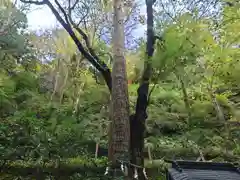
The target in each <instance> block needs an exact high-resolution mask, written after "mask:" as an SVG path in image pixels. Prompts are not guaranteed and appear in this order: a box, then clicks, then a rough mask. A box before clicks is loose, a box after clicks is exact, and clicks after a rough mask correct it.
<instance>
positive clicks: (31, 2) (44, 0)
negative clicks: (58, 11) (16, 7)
mask: <svg viewBox="0 0 240 180" xmlns="http://www.w3.org/2000/svg"><path fill="white" fill-rule="evenodd" d="M20 1H21V2H22V3H27V4H35V5H44V4H46V2H47V0H42V1H31V0H20Z"/></svg>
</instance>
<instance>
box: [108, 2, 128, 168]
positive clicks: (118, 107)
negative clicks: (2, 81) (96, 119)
mask: <svg viewBox="0 0 240 180" xmlns="http://www.w3.org/2000/svg"><path fill="white" fill-rule="evenodd" d="M113 9H114V17H113V28H114V30H113V57H114V58H113V59H114V61H113V68H112V107H111V111H112V112H111V117H112V123H111V125H112V126H111V133H110V136H111V138H110V142H109V146H110V147H111V148H110V149H111V151H112V152H111V153H112V155H110V156H109V157H111V158H112V159H110V161H111V163H112V169H116V168H117V170H120V169H118V168H120V162H121V161H125V162H126V161H128V158H129V156H128V152H129V138H130V127H129V126H130V125H129V99H128V87H127V73H126V61H125V57H124V51H125V48H124V14H123V1H122V0H114V2H113Z"/></svg>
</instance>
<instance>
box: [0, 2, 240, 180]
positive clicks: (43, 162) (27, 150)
mask: <svg viewBox="0 0 240 180" xmlns="http://www.w3.org/2000/svg"><path fill="white" fill-rule="evenodd" d="M239 9H240V4H239V3H234V5H233V6H229V5H222V8H221V10H219V11H221V17H220V18H218V19H212V18H209V16H208V17H205V16H200V17H199V16H198V12H193V13H192V12H191V13H189V12H187V13H182V14H177V15H176V16H175V17H172V19H171V20H169V19H167V20H166V19H164V18H163V19H164V20H163V19H161V15H156V17H157V18H156V19H155V20H156V24H157V27H156V32H159V34H157V35H158V36H159V37H160V38H158V40H157V43H156V45H155V54H154V57H153V58H152V59H151V61H152V63H153V68H154V74H153V77H152V84H151V96H150V99H151V100H150V102H149V107H148V111H149V114H148V119H147V133H146V135H147V137H146V139H145V140H146V142H145V145H146V161H147V166H149V167H152V166H154V167H156V166H157V168H159V169H160V170H163V168H164V167H165V164H164V163H163V159H164V158H167V159H172V158H176V159H179V158H181V159H192V160H197V159H198V158H199V157H202V158H204V159H205V160H211V161H230V162H239V161H240V145H239V144H240V110H239V108H240V86H239V84H240V75H239V70H240V61H239V58H240V51H239V43H240V42H239V41H240V34H239V29H240V21H239V19H240V11H239ZM8 17H11V18H8ZM163 21H164V22H163ZM165 21H166V22H165ZM0 24H3V26H2V27H3V29H0V65H1V69H0V121H1V125H0V157H1V163H2V164H3V167H4V166H7V167H8V168H9V167H12V169H13V171H17V173H15V175H18V174H20V175H21V168H23V169H24V167H39V166H41V167H44V168H46V167H58V166H59V165H60V167H61V166H64V164H65V165H67V167H69V171H72V169H71V167H75V165H77V167H79V166H84V165H85V166H86V167H88V166H91V167H92V166H95V165H97V166H99V167H105V165H106V158H102V157H99V158H96V157H97V156H96V152H95V151H96V149H95V145H96V144H97V145H99V146H100V147H101V148H100V149H99V154H100V155H104V156H107V152H101V149H107V141H108V124H109V115H108V112H109V108H108V107H109V101H110V96H109V92H108V90H107V88H106V86H105V85H104V83H103V81H102V77H101V76H100V75H99V74H98V73H96V72H95V70H94V69H92V67H91V66H89V64H88V63H86V61H84V58H83V56H82V55H81V54H80V53H79V52H77V50H76V48H75V46H74V44H73V42H72V40H71V39H70V38H69V37H68V36H67V35H66V34H65V33H64V32H63V31H62V30H59V29H57V30H54V31H53V32H52V33H48V32H46V33H45V34H40V35H39V34H37V33H35V32H31V33H27V31H26V28H27V27H26V25H27V21H26V16H25V14H24V13H23V12H21V10H20V9H17V8H16V7H14V6H12V4H11V3H6V4H3V5H2V4H1V7H0ZM140 42H141V43H140V44H139V47H138V48H137V50H135V51H128V52H127V56H126V59H127V70H128V79H129V94H130V103H131V104H132V107H131V108H132V109H131V110H132V111H133V110H134V109H133V108H134V107H133V104H134V102H135V101H136V95H137V94H136V89H137V85H136V84H135V83H137V82H138V79H139V76H140V74H141V72H142V69H143V62H144V59H145V55H144V54H145V50H144V49H145V41H144V40H142V41H140ZM95 44H96V45H95V46H94V48H96V51H97V52H98V53H99V54H101V53H102V54H103V55H102V56H101V57H102V59H103V60H104V61H105V62H106V63H108V64H111V59H109V56H108V55H107V52H108V51H110V47H109V46H107V45H105V44H104V43H103V41H102V40H99V39H97V40H95ZM98 48H99V49H98ZM103 52H104V53H103ZM49 57H51V61H49ZM94 157H95V159H94ZM149 159H150V161H149ZM66 162H67V163H66ZM17 167H21V168H19V169H18V168H17ZM67 167H66V168H65V169H67ZM86 167H85V168H86ZM23 169H22V172H23ZM73 169H74V168H73ZM76 169H78V170H79V168H75V169H74V170H75V172H78V171H77V170H76ZM86 169H87V168H86ZM49 172H51V170H49ZM85 172H86V171H85ZM93 172H94V171H93ZM101 172H102V174H103V173H104V170H103V171H101ZM8 173H9V172H8ZM91 173H92V172H90V175H91V176H95V177H97V176H98V175H96V174H95V175H92V174H91ZM99 173H100V171H99ZM1 174H2V173H1ZM10 174H11V173H10ZM69 174H71V173H69ZM79 174H83V173H81V172H79ZM102 174H101V175H102ZM6 176H7V174H6ZM59 176H60V175H59ZM77 176H78V175H77ZM79 176H80V175H79ZM86 176H89V174H87V175H86ZM149 176H151V175H149ZM158 176H161V173H159V174H158ZM4 177H5V175H4ZM4 177H3V179H4ZM1 178H2V175H1V176H0V179H1ZM73 178H74V177H73ZM77 178H80V177H77ZM82 178H83V179H86V177H82ZM91 179H93V177H92V178H91Z"/></svg>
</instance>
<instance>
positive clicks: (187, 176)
mask: <svg viewBox="0 0 240 180" xmlns="http://www.w3.org/2000/svg"><path fill="white" fill-rule="evenodd" d="M171 163H172V167H171V168H169V169H168V170H167V180H240V169H239V168H237V167H236V166H234V165H233V164H231V163H212V162H195V161H171Z"/></svg>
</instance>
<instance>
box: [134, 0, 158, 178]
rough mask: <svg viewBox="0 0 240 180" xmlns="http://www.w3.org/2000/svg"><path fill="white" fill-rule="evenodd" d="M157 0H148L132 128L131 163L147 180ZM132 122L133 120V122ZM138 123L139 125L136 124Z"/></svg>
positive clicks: (140, 175)
mask: <svg viewBox="0 0 240 180" xmlns="http://www.w3.org/2000/svg"><path fill="white" fill-rule="evenodd" d="M154 3H155V0H146V8H147V47H146V54H147V59H146V60H145V64H144V68H145V70H144V73H143V75H142V78H141V83H140V86H139V88H138V92H137V93H138V98H137V104H136V109H135V115H134V117H133V122H134V123H133V124H134V126H135V127H134V128H132V129H131V131H133V132H131V135H132V137H131V143H130V146H131V163H132V164H135V163H136V165H137V166H139V167H141V168H138V179H139V180H146V177H145V175H144V173H143V168H144V154H143V150H144V133H145V122H146V119H147V112H146V111H147V106H148V92H149V81H150V78H151V74H152V66H151V62H150V61H151V58H152V56H153V53H154V41H155V38H154V31H153V4H154ZM131 123H132V122H131ZM136 125H137V126H136Z"/></svg>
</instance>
